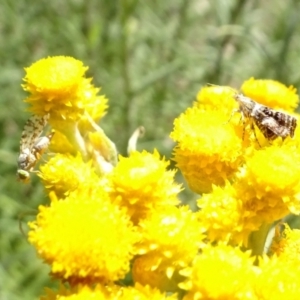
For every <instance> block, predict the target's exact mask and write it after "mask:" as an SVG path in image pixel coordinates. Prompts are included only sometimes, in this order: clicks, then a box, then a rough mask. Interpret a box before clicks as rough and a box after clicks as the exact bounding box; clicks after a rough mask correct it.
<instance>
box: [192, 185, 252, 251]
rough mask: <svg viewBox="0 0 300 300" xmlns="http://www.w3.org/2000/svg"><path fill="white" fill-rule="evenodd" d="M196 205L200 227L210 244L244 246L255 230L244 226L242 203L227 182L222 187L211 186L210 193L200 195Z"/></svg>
mask: <svg viewBox="0 0 300 300" xmlns="http://www.w3.org/2000/svg"><path fill="white" fill-rule="evenodd" d="M197 204H198V207H199V208H200V211H199V212H198V216H199V219H200V222H201V226H203V228H204V229H205V230H206V234H207V237H208V239H209V241H210V242H216V241H224V242H227V243H230V244H233V245H241V244H246V243H247V239H248V235H249V233H250V232H251V230H253V229H256V228H251V227H250V226H244V225H245V224H244V219H243V212H244V209H245V208H244V207H243V201H242V200H241V199H239V198H238V197H237V195H236V191H235V189H234V187H233V186H232V185H231V184H230V183H229V182H227V183H226V185H225V186H224V187H217V186H213V190H212V192H211V193H209V194H204V195H202V197H201V198H200V199H199V200H198V201H197Z"/></svg>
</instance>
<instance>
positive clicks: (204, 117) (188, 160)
mask: <svg viewBox="0 0 300 300" xmlns="http://www.w3.org/2000/svg"><path fill="white" fill-rule="evenodd" d="M229 117H230V115H228V114H226V113H223V112H222V111H217V110H203V109H201V108H199V107H196V106H194V107H193V108H188V109H187V110H186V111H185V113H184V114H182V115H181V116H180V117H179V118H177V119H175V122H174V130H173V132H172V133H171V138H172V139H173V140H174V141H176V142H177V143H178V144H177V146H176V147H175V150H174V160H175V161H176V163H177V166H178V168H179V169H180V170H181V172H182V174H183V176H184V177H185V179H186V180H187V182H188V184H189V187H190V188H191V189H192V190H193V191H194V192H196V193H199V194H201V193H207V192H210V191H211V189H212V185H213V184H215V185H224V184H225V181H226V179H228V178H230V177H231V176H232V175H233V174H234V173H235V172H236V171H237V169H238V167H239V166H240V164H241V162H242V160H243V151H242V139H241V138H240V137H239V136H238V134H237V132H236V131H235V128H234V126H233V125H232V124H231V123H228V120H229ZM226 123H227V124H226Z"/></svg>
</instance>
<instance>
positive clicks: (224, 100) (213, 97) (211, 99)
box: [194, 85, 237, 118]
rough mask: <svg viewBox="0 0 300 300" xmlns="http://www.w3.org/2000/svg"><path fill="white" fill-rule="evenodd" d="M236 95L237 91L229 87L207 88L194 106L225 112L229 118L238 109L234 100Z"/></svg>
mask: <svg viewBox="0 0 300 300" xmlns="http://www.w3.org/2000/svg"><path fill="white" fill-rule="evenodd" d="M235 93H237V91H236V90H234V89H232V88H230V87H228V86H214V85H213V86H206V87H204V88H202V89H201V90H200V91H199V92H198V94H197V101H196V102H195V103H194V104H195V105H196V106H198V107H200V108H203V109H208V110H211V109H212V110H218V111H220V110H221V111H224V113H225V114H228V118H229V116H230V114H231V113H232V111H233V109H236V108H237V104H236V102H235V100H234V98H233V96H234V94H235Z"/></svg>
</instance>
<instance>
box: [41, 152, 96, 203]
mask: <svg viewBox="0 0 300 300" xmlns="http://www.w3.org/2000/svg"><path fill="white" fill-rule="evenodd" d="M40 171H41V172H40V173H39V177H40V178H41V179H42V182H43V185H44V187H45V188H46V190H47V191H48V192H51V191H53V192H55V194H56V195H57V196H58V197H59V198H63V197H64V196H66V195H68V194H69V193H70V192H71V191H74V190H76V189H77V188H78V187H79V186H82V185H86V186H88V185H96V184H99V185H100V181H101V180H100V178H99V177H98V176H97V175H96V173H95V171H94V169H93V167H92V165H91V162H88V163H85V162H83V160H82V157H81V156H80V155H79V154H78V155H77V156H76V157H74V156H71V155H66V154H56V155H55V156H54V157H52V158H51V159H50V160H49V161H48V162H47V163H46V164H45V165H43V166H41V167H40Z"/></svg>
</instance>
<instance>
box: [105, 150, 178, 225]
mask: <svg viewBox="0 0 300 300" xmlns="http://www.w3.org/2000/svg"><path fill="white" fill-rule="evenodd" d="M168 165H169V162H167V161H165V160H164V159H161V158H160V156H159V153H158V152H157V151H156V150H155V151H154V153H153V154H151V153H148V152H146V151H143V152H132V153H131V154H130V157H128V158H126V157H122V156H120V161H119V163H118V165H117V166H116V167H115V169H114V170H113V171H112V173H111V174H110V175H111V176H110V177H109V178H110V180H111V184H112V186H111V193H110V194H111V198H112V199H113V201H114V202H115V203H116V204H117V205H119V206H121V207H125V208H126V209H127V212H128V214H129V215H130V216H131V219H132V221H133V222H134V223H135V224H137V223H138V221H139V220H141V219H144V218H146V217H147V216H148V215H149V214H150V213H151V212H152V211H154V210H157V209H159V208H161V207H165V206H168V205H171V206H172V205H177V204H179V200H178V199H177V195H178V193H179V192H180V190H181V187H180V185H178V184H176V183H175V182H174V175H175V171H172V170H167V166H168Z"/></svg>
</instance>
